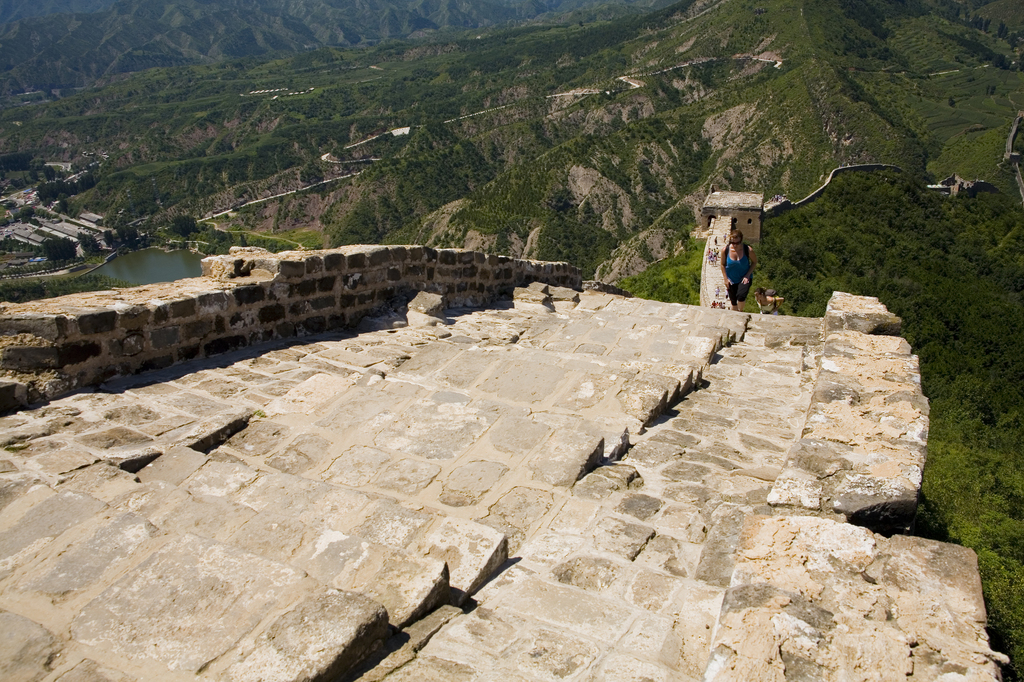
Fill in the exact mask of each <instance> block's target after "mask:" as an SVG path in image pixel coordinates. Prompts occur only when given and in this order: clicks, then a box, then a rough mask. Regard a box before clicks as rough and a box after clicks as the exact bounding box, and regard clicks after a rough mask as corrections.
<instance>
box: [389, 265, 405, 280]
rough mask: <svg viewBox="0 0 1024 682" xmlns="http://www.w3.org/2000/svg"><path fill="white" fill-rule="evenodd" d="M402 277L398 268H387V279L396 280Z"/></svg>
mask: <svg viewBox="0 0 1024 682" xmlns="http://www.w3.org/2000/svg"><path fill="white" fill-rule="evenodd" d="M400 279H402V272H401V270H399V269H398V268H388V281H389V282H397V281H398V280H400Z"/></svg>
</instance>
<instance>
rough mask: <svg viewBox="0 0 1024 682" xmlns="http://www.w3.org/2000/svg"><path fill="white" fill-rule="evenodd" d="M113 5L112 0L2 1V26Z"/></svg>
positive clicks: (0, 16)
mask: <svg viewBox="0 0 1024 682" xmlns="http://www.w3.org/2000/svg"><path fill="white" fill-rule="evenodd" d="M112 4H113V2H112V0H42V2H29V1H28V0H0V24H6V23H9V22H12V21H17V20H18V19H26V18H28V17H43V16H46V15H48V14H74V13H76V12H77V13H82V12H98V11H99V10H101V9H103V8H105V7H109V6H110V5H112Z"/></svg>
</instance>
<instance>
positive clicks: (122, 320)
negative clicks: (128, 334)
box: [117, 305, 153, 330]
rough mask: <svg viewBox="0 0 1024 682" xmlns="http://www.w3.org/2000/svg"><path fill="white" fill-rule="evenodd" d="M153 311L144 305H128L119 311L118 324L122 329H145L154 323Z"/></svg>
mask: <svg viewBox="0 0 1024 682" xmlns="http://www.w3.org/2000/svg"><path fill="white" fill-rule="evenodd" d="M152 320H153V311H152V310H150V309H149V307H147V306H144V305H133V306H126V307H125V308H124V309H123V310H119V311H118V312H117V326H118V327H119V328H120V329H130V330H136V329H143V328H144V327H148V326H149V325H150V324H152Z"/></svg>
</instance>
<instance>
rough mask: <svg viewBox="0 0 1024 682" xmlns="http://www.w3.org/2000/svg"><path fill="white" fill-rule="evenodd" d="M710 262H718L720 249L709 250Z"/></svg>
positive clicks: (713, 263)
mask: <svg viewBox="0 0 1024 682" xmlns="http://www.w3.org/2000/svg"><path fill="white" fill-rule="evenodd" d="M708 262H709V263H711V264H712V265H717V264H718V249H709V250H708Z"/></svg>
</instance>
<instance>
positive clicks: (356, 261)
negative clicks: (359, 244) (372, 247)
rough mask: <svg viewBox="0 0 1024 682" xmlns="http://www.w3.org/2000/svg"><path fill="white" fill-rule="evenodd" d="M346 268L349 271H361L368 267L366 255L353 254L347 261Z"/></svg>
mask: <svg viewBox="0 0 1024 682" xmlns="http://www.w3.org/2000/svg"><path fill="white" fill-rule="evenodd" d="M345 266H346V268H347V269H349V270H361V269H362V268H365V267H366V254H364V253H353V254H350V255H349V256H348V257H347V258H346V259H345Z"/></svg>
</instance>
